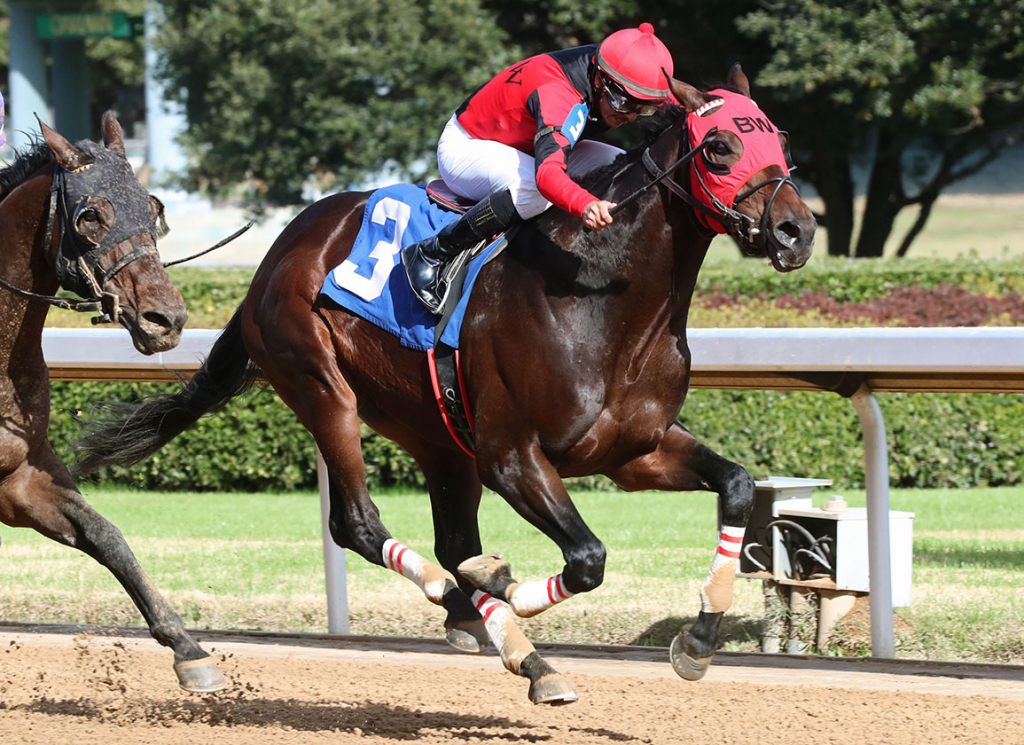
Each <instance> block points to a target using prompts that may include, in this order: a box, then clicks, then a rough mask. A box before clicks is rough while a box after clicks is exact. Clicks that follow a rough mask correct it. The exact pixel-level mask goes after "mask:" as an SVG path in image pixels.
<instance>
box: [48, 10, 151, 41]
mask: <svg viewBox="0 0 1024 745" xmlns="http://www.w3.org/2000/svg"><path fill="white" fill-rule="evenodd" d="M143 25H144V24H143V19H142V16H130V15H128V14H127V13H49V14H46V15H38V16H36V35H37V36H38V37H39V38H40V39H87V38H95V37H99V36H110V37H113V38H115V39H130V38H131V37H133V36H142V33H143Z"/></svg>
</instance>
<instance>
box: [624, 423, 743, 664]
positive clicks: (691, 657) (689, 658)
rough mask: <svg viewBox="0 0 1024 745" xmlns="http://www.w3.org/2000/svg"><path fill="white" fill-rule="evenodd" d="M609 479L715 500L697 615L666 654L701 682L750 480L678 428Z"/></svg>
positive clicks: (724, 601)
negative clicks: (715, 531)
mask: <svg viewBox="0 0 1024 745" xmlns="http://www.w3.org/2000/svg"><path fill="white" fill-rule="evenodd" d="M608 475H609V476H610V477H611V479H612V480H613V481H614V482H615V483H616V484H618V485H619V486H621V487H622V488H623V489H626V490H627V491H636V490H643V489H661V490H671V491H696V490H709V491H714V492H716V493H717V494H718V523H719V535H718V544H717V546H716V548H715V556H714V559H713V560H712V563H711V569H710V570H709V572H708V575H707V577H706V578H705V580H704V583H703V584H702V586H701V590H700V599H701V609H700V613H699V614H698V615H697V620H696V621H695V622H694V624H693V625H692V626H690V628H689V629H684V630H683V631H681V632H680V633H679V634H677V635H676V637H675V638H674V639H673V640H672V646H671V649H670V658H671V661H672V667H673V669H675V671H676V673H677V674H678V675H679V676H680V677H682V678H684V679H686V680H700V679H701V678H702V677H704V675H705V673H706V672H707V670H708V667H709V666H710V664H711V659H712V657H713V656H714V653H715V650H716V649H717V646H718V632H719V628H720V626H721V623H722V618H723V616H724V615H725V612H726V611H727V610H728V609H729V608H730V606H731V605H732V598H733V587H734V584H735V579H736V569H737V566H738V563H739V555H740V554H739V552H740V548H741V547H742V545H743V535H744V532H745V531H746V525H747V522H748V520H749V519H750V512H751V509H752V508H753V504H754V480H753V479H752V478H751V477H750V474H749V473H747V471H746V470H745V469H744V468H743V467H742V466H739V465H737V464H736V463H733V462H732V461H729V460H727V459H725V458H723V457H722V456H720V455H718V454H717V453H715V452H714V451H712V450H711V449H710V448H708V447H707V446H705V445H703V444H702V443H701V442H699V441H698V440H697V439H696V438H695V437H694V436H693V435H692V434H690V432H688V431H687V430H686V429H685V428H683V427H682V426H681V425H679V424H674V425H673V426H672V427H670V428H669V430H668V431H667V432H666V433H665V437H664V438H663V439H662V442H661V443H660V444H659V446H658V448H657V449H656V450H655V451H654V452H653V453H650V454H648V455H645V456H643V457H641V458H638V459H636V460H635V461H632V462H630V463H629V464H627V465H626V466H624V467H623V468H621V469H619V470H618V471H616V472H615V473H610V474H608Z"/></svg>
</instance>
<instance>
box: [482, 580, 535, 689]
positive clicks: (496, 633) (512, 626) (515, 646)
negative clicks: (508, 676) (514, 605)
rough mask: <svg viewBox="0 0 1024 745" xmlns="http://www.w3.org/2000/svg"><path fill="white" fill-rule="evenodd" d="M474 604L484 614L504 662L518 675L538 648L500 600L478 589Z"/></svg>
mask: <svg viewBox="0 0 1024 745" xmlns="http://www.w3.org/2000/svg"><path fill="white" fill-rule="evenodd" d="M473 605H475V606H476V609H477V610H478V611H480V615H481V616H483V619H484V626H485V627H486V629H487V633H488V635H489V636H490V637H491V641H492V642H493V643H494V646H495V647H496V648H497V650H498V652H499V653H501V662H502V664H504V665H505V668H506V669H507V670H510V671H511V672H513V673H515V674H516V675H518V674H519V667H520V666H521V665H522V663H523V660H525V659H526V658H527V657H528V656H529V655H530V654H532V653H533V652H536V651H537V650H536V649H535V648H534V646H533V645H532V644H531V643H530V641H529V640H528V639H527V638H526V637H525V636H524V635H523V632H522V631H520V630H519V627H518V626H516V622H515V619H514V618H513V617H512V614H511V613H509V612H508V608H506V607H505V606H504V604H503V603H502V602H501V601H500V600H497V599H496V598H493V597H491V596H490V595H488V594H487V593H486V592H483V591H482V590H477V591H476V592H474V593H473Z"/></svg>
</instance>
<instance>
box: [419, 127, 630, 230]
mask: <svg viewBox="0 0 1024 745" xmlns="http://www.w3.org/2000/svg"><path fill="white" fill-rule="evenodd" d="M622 152H623V151H622V150H621V149H620V148H617V147H615V146H613V145H607V144H605V143H603V142H594V141H593V140H583V141H581V142H578V143H576V146H575V147H574V148H573V149H572V150H571V151H570V152H569V157H568V160H567V163H566V165H567V173H568V174H569V176H570V177H575V178H578V177H579V176H582V175H583V174H585V173H589V172H590V171H592V170H594V169H595V168H599V167H600V166H604V165H608V164H609V163H611V162H612V161H613V160H615V158H616V156H618V155H619V154H621V153H622ZM437 168H438V170H439V171H440V172H441V178H442V179H444V182H445V183H446V184H447V185H448V188H449V189H451V190H452V191H454V192H455V193H456V194H458V195H459V196H462V197H466V198H467V199H474V200H476V201H480V200H481V199H484V198H485V197H487V196H488V195H489V194H493V193H495V192H498V191H502V190H503V189H508V190H509V191H510V192H511V193H512V200H513V201H514V202H515V205H516V212H518V213H519V216H520V217H522V218H523V219H524V220H526V219H529V218H531V217H535V216H536V215H539V214H540V213H541V212H543V211H544V210H546V209H547V208H548V207H550V206H551V202H549V201H548V200H546V199H545V198H544V197H542V196H541V194H540V192H539V191H538V190H537V166H536V164H535V161H534V159H533V156H532V155H528V154H527V153H524V152H521V151H519V150H516V149H515V148H514V147H512V146H511V145H505V144H503V143H501V142H495V141H494V140H477V139H475V138H473V137H471V136H470V135H469V134H467V132H466V130H464V129H463V128H462V126H461V125H460V124H459V122H458V120H457V119H456V118H455V117H454V116H452V118H451V119H449V120H448V124H446V125H445V128H444V131H443V132H442V133H441V139H440V140H439V141H438V143H437Z"/></svg>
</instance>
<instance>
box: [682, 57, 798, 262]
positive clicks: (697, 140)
mask: <svg viewBox="0 0 1024 745" xmlns="http://www.w3.org/2000/svg"><path fill="white" fill-rule="evenodd" d="M667 77H668V81H669V88H670V89H671V91H672V94H673V95H674V96H675V98H676V100H678V101H679V103H680V104H681V105H682V106H683V108H685V109H686V111H687V112H688V113H687V116H686V120H685V124H686V131H687V135H688V137H689V147H688V148H687V149H695V148H700V149H699V152H697V153H695V155H694V157H693V158H691V159H690V184H689V192H688V194H689V195H690V196H691V198H692V200H693V201H691V205H692V206H693V207H694V208H695V209H696V210H697V212H698V219H699V220H700V221H701V222H702V223H703V224H704V225H705V226H706V227H708V228H711V229H712V230H715V231H716V232H718V233H729V234H730V235H731V236H733V238H735V239H736V240H737V241H738V242H739V244H740V247H741V248H742V250H743V251H744V252H745V253H746V254H747V255H749V256H765V257H767V258H768V259H769V260H770V261H771V263H772V266H774V267H775V269H776V270H777V271H780V272H789V271H792V270H794V269H799V268H800V267H802V266H803V265H804V264H806V263H807V260H808V259H809V258H810V257H811V251H812V250H813V248H814V233H815V229H816V227H817V222H816V221H815V219H814V215H813V214H812V213H811V210H810V208H809V207H808V206H807V205H806V204H805V203H804V201H803V200H802V199H801V198H800V194H799V192H798V191H797V188H796V185H795V184H794V183H793V180H792V178H791V177H790V170H791V168H792V166H791V164H790V160H789V142H788V139H789V138H788V135H787V134H786V133H785V132H783V131H781V130H779V129H778V128H777V127H776V126H775V125H774V124H773V123H772V122H771V121H770V120H769V119H768V117H767V116H766V115H765V114H764V112H762V111H761V109H759V108H758V106H757V104H755V103H754V101H753V100H752V99H751V98H750V83H749V81H748V80H747V76H746V75H745V74H744V73H743V71H742V70H741V69H740V66H739V65H734V66H733V68H732V70H730V72H729V78H728V81H727V86H728V89H715V90H711V91H708V92H702V91H700V90H698V89H697V88H694V87H693V86H690V85H687V84H686V83H683V82H681V81H679V80H675V79H674V78H672V77H669V76H667Z"/></svg>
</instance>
